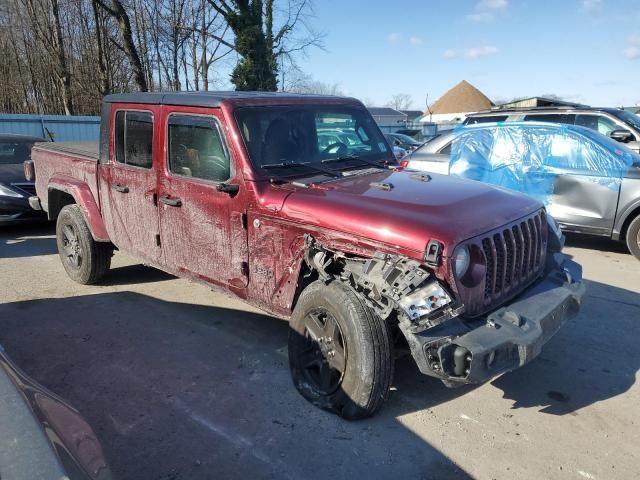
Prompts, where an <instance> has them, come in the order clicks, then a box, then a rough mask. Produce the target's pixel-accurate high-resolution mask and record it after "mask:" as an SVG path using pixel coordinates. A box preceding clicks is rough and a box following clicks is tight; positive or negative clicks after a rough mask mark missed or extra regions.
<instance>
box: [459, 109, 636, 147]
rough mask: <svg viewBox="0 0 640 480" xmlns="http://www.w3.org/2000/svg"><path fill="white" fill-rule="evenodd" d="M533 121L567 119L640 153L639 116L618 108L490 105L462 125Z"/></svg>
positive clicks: (560, 121) (553, 121) (561, 121)
mask: <svg viewBox="0 0 640 480" xmlns="http://www.w3.org/2000/svg"><path fill="white" fill-rule="evenodd" d="M531 120H533V121H536V122H552V123H567V124H570V125H578V126H580V127H587V128H590V129H591V130H595V131H596V132H599V133H601V134H603V135H605V136H607V137H610V138H612V139H614V140H616V141H618V142H621V143H624V144H625V145H626V146H627V147H628V148H630V149H631V150H634V151H636V152H639V153H640V116H638V115H635V114H633V113H631V112H628V111H626V110H622V109H621V108H594V107H535V108H517V109H515V108H514V109H498V108H496V109H493V110H485V111H482V112H478V113H472V114H470V115H467V119H466V120H465V121H464V124H465V125H473V124H476V123H490V122H514V121H531Z"/></svg>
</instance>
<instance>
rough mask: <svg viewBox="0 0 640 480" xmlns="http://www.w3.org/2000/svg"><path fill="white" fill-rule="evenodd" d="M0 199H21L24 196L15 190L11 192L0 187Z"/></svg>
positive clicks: (4, 186)
mask: <svg viewBox="0 0 640 480" xmlns="http://www.w3.org/2000/svg"><path fill="white" fill-rule="evenodd" d="M0 197H17V198H22V197H24V195H22V194H20V193H18V192H16V191H15V190H11V189H10V188H9V187H7V186H6V185H0Z"/></svg>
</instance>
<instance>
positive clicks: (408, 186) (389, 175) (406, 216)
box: [281, 170, 542, 256]
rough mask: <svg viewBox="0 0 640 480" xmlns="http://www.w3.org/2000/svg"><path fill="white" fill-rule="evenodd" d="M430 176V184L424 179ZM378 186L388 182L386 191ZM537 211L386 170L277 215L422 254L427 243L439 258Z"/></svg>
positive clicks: (454, 180)
mask: <svg viewBox="0 0 640 480" xmlns="http://www.w3.org/2000/svg"><path fill="white" fill-rule="evenodd" d="M429 178H430V180H429ZM376 183H377V184H389V185H391V186H392V187H390V189H385V188H381V186H380V185H378V186H377V185H376ZM540 208H542V204H540V203H539V202H537V201H536V200H534V199H532V198H530V197H527V196H524V195H522V194H519V193H517V192H513V191H510V190H505V189H502V188H499V187H495V186H491V185H487V184H484V183H480V182H476V181H472V180H466V179H462V178H458V177H453V176H448V175H438V174H429V175H424V174H420V173H419V172H414V171H408V170H405V171H386V172H380V173H375V174H371V175H362V176H357V177H350V178H349V177H347V178H343V179H340V180H336V181H333V182H329V183H324V184H317V185H314V186H313V187H311V188H307V189H303V188H300V189H296V190H295V191H294V192H293V193H291V194H290V195H289V196H287V197H286V200H284V204H283V206H282V210H281V214H282V215H283V216H286V217H288V218H289V219H291V220H294V221H297V222H303V223H311V224H314V225H317V226H320V227H325V228H330V229H332V230H338V231H342V232H345V233H350V234H355V235H358V236H360V237H364V238H369V239H372V240H375V241H379V242H382V243H385V244H389V245H391V246H393V247H398V248H403V249H409V250H414V251H416V252H419V254H420V255H421V254H422V252H424V250H425V247H426V245H427V243H428V242H429V240H431V239H433V240H438V241H440V242H442V243H443V244H444V247H445V250H444V255H445V256H448V255H449V254H450V252H451V249H452V247H454V246H455V245H457V244H458V243H460V242H461V241H463V240H466V239H468V238H472V237H475V236H477V235H480V234H482V233H485V232H488V231H490V230H493V229H495V228H497V227H500V226H501V225H504V224H506V223H509V222H512V221H514V220H517V219H518V218H522V217H524V216H526V215H529V214H531V213H533V212H535V211H536V210H538V209H540Z"/></svg>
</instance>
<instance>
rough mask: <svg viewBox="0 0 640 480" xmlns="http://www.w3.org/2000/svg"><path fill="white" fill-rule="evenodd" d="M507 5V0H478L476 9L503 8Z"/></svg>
mask: <svg viewBox="0 0 640 480" xmlns="http://www.w3.org/2000/svg"><path fill="white" fill-rule="evenodd" d="M508 6H509V0H480V2H478V5H476V9H477V10H504V9H505V8H507V7H508Z"/></svg>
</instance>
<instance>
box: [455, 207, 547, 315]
mask: <svg viewBox="0 0 640 480" xmlns="http://www.w3.org/2000/svg"><path fill="white" fill-rule="evenodd" d="M466 244H467V245H468V246H469V247H473V246H475V247H477V249H478V250H480V251H481V252H482V255H483V256H484V260H485V266H486V269H485V271H484V278H481V279H480V282H479V283H478V284H477V285H474V286H473V287H467V286H465V285H464V284H463V283H461V282H460V281H457V282H456V284H457V286H458V292H459V294H460V296H461V300H462V301H463V302H464V304H465V312H466V314H467V315H469V316H475V315H480V314H482V313H484V312H487V311H489V310H491V309H493V308H495V307H497V306H498V305H500V304H501V303H503V302H505V301H507V300H508V299H509V298H512V297H514V296H515V295H517V294H518V293H520V292H521V291H522V290H523V289H524V288H525V287H526V286H527V285H529V284H530V283H531V282H532V281H534V280H535V279H536V278H537V277H538V275H539V274H540V272H541V271H542V269H543V268H544V263H545V258H546V247H547V222H546V218H545V213H544V211H543V210H541V211H539V212H537V213H536V214H534V215H532V216H530V217H528V218H525V219H522V220H518V221H516V222H513V223H511V224H508V225H505V226H503V227H501V228H500V229H497V230H494V231H492V232H489V233H487V234H484V235H481V236H479V237H476V238H474V239H472V240H470V241H469V242H467V243H466Z"/></svg>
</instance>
